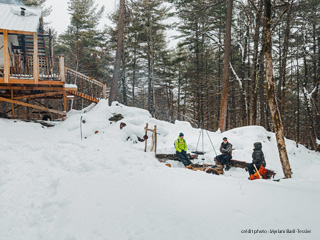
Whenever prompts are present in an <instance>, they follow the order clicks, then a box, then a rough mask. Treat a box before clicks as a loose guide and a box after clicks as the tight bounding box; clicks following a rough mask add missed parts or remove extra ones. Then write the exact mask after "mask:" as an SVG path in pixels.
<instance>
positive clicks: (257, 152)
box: [252, 142, 266, 168]
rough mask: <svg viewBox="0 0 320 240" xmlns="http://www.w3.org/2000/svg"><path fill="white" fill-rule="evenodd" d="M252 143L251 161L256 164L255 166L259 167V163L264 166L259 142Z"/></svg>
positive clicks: (264, 162)
mask: <svg viewBox="0 0 320 240" xmlns="http://www.w3.org/2000/svg"><path fill="white" fill-rule="evenodd" d="M253 145H254V149H253V153H252V163H253V164H255V165H256V166H257V168H259V167H260V166H261V165H263V166H264V167H265V166H266V161H265V159H264V155H263V152H262V150H261V149H262V144H261V142H256V143H254V144H253Z"/></svg>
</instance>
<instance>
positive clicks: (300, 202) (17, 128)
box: [0, 101, 320, 240]
mask: <svg viewBox="0 0 320 240" xmlns="http://www.w3.org/2000/svg"><path fill="white" fill-rule="evenodd" d="M115 113H121V114H122V115H123V116H124V119H122V120H121V121H119V122H117V123H110V121H109V120H108V119H109V118H110V117H111V116H112V115H113V114H115ZM81 117H82V118H83V119H84V120H85V123H84V124H82V130H83V133H82V136H83V139H82V140H81V134H80V118H81ZM120 122H124V123H126V127H125V128H123V129H122V130H120V127H119V126H120ZM147 122H148V123H149V126H150V127H153V126H154V125H157V128H158V132H159V135H158V153H174V147H173V142H174V141H175V139H177V136H178V134H179V132H184V134H185V139H186V141H187V143H188V148H189V152H190V151H193V150H195V148H196V146H197V141H198V137H199V133H200V129H195V128H192V127H191V125H190V124H189V123H187V122H179V121H177V122H176V123H175V124H170V123H167V122H164V121H158V120H156V119H153V118H151V116H150V114H149V113H148V112H147V111H145V110H142V109H137V108H130V107H125V106H123V105H121V104H113V106H112V107H108V106H107V102H106V101H101V102H100V103H99V104H98V105H96V106H94V105H92V106H90V107H88V108H87V109H84V110H82V111H74V110H73V111H71V112H69V113H68V119H67V120H66V121H64V122H54V124H55V127H52V128H47V127H43V126H41V125H40V124H38V123H31V122H23V121H19V120H16V121H15V120H7V119H0V134H1V137H0V153H1V154H0V206H1V207H0V239H1V240H7V239H8V240H17V239H28V240H40V239H41V240H42V239H46V240H60V239H62V240H88V239H90V240H96V239H97V240H100V239H101V240H102V239H111V240H114V239H152V240H153V239H183V240H185V239H231V240H232V239H237V240H239V239H277V240H279V239H320V232H319V227H318V226H319V222H320V217H319V216H320V211H319V198H320V174H319V172H320V155H319V154H318V153H315V152H312V151H309V150H308V149H306V148H304V147H303V146H299V147H298V148H297V147H296V145H295V143H294V142H293V141H291V140H286V144H287V151H288V154H289V160H290V163H291V168H292V171H293V178H292V179H285V180H281V181H280V182H275V181H272V180H255V181H249V180H248V179H247V178H248V174H247V173H246V172H245V171H244V170H243V169H233V168H232V169H231V170H230V171H228V172H226V173H225V175H223V176H215V175H211V174H206V173H204V172H200V171H197V172H195V171H191V170H188V169H185V168H183V166H182V164H181V163H179V162H171V163H172V164H173V167H172V168H169V167H167V166H165V164H163V163H160V162H158V161H157V160H156V159H155V158H154V153H150V152H148V153H144V151H143V150H144V143H141V142H138V141H136V139H137V136H139V137H142V136H143V135H144V127H145V124H146V123H147ZM96 131H98V133H97V134H95V132H96ZM208 133H209V135H210V138H211V140H212V141H213V144H214V148H215V150H216V151H217V152H218V151H219V145H220V143H221V141H222V137H224V136H227V137H228V139H229V141H230V142H231V143H232V144H233V148H234V150H233V158H234V159H237V160H242V161H248V162H250V161H251V154H252V145H253V143H254V142H256V141H260V142H262V144H263V151H264V154H265V157H266V161H267V168H269V169H272V170H274V171H276V172H277V175H276V178H281V177H283V173H282V168H281V164H280V160H279V157H278V152H277V147H276V141H275V136H274V133H271V132H267V131H266V130H265V129H264V128H262V127H258V126H251V127H243V128H237V129H233V130H230V131H227V132H225V133H223V134H221V133H220V132H208ZM149 136H150V135H149ZM128 137H130V139H129V140H127V139H128ZM149 142H150V141H149ZM199 148H202V147H201V142H200V146H199V147H198V150H199ZM204 149H205V151H206V155H205V156H204V158H205V162H206V163H213V157H214V156H215V153H214V150H213V149H212V146H211V144H210V141H209V139H208V138H207V136H206V133H205V135H204ZM200 150H201V149H200ZM198 161H199V162H200V163H202V161H201V157H199V160H198ZM287 229H290V230H295V233H286V232H285V233H281V232H280V230H284V231H286V230H287ZM251 230H252V231H253V233H248V232H249V231H251ZM257 230H259V231H260V232H259V233H256V234H254V232H256V231H257ZM272 230H275V231H276V232H275V233H273V231H272ZM298 230H303V231H305V230H308V231H307V232H306V233H304V232H300V233H299V232H298ZM309 231H311V232H309Z"/></svg>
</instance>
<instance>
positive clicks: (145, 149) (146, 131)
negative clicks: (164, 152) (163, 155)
mask: <svg viewBox="0 0 320 240" xmlns="http://www.w3.org/2000/svg"><path fill="white" fill-rule="evenodd" d="M144 130H145V133H144V135H145V136H146V135H147V134H148V123H147V124H146V127H145V128H144ZM147 144H148V139H146V140H145V146H144V152H147Z"/></svg>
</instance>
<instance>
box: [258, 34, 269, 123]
mask: <svg viewBox="0 0 320 240" xmlns="http://www.w3.org/2000/svg"><path fill="white" fill-rule="evenodd" d="M263 41H264V39H263ZM262 48H263V46H262ZM264 80H265V72H264V54H263V49H261V51H260V56H259V85H258V86H259V102H260V125H261V126H263V127H264V128H265V129H267V124H266V99H265V84H264Z"/></svg>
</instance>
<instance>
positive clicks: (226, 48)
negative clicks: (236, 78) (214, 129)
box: [219, 0, 233, 132]
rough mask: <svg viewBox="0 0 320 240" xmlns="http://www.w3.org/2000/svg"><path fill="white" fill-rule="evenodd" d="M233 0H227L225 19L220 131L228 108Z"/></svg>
mask: <svg viewBox="0 0 320 240" xmlns="http://www.w3.org/2000/svg"><path fill="white" fill-rule="evenodd" d="M232 7H233V0H228V10H227V19H226V37H225V41H224V68H223V88H222V96H221V108H220V109H221V111H220V122H219V128H220V130H221V132H224V131H226V122H227V110H228V91H229V75H230V58H231V56H230V55H231V22H232Z"/></svg>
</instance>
